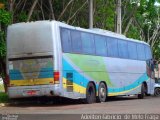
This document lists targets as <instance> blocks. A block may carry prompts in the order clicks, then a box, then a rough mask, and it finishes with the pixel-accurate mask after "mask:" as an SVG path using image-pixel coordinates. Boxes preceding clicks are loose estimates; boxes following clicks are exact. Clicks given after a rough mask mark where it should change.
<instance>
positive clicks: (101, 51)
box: [94, 35, 107, 56]
mask: <svg viewBox="0 0 160 120" xmlns="http://www.w3.org/2000/svg"><path fill="white" fill-rule="evenodd" d="M94 39H95V47H96V55H100V56H107V47H106V39H105V37H104V36H100V35H95V37H94Z"/></svg>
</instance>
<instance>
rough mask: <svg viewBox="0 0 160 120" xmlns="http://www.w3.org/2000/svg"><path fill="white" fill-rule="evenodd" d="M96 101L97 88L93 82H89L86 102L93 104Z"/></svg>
mask: <svg viewBox="0 0 160 120" xmlns="http://www.w3.org/2000/svg"><path fill="white" fill-rule="evenodd" d="M95 102H96V90H95V86H94V84H93V83H89V84H88V86H87V89H86V100H85V103H87V104H91V103H95Z"/></svg>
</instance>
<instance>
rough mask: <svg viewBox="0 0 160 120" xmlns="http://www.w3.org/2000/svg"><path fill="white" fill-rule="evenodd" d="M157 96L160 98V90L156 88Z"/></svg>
mask: <svg viewBox="0 0 160 120" xmlns="http://www.w3.org/2000/svg"><path fill="white" fill-rule="evenodd" d="M155 95H156V96H160V88H156V89H155Z"/></svg>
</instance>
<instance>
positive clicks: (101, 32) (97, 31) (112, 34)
mask: <svg viewBox="0 0 160 120" xmlns="http://www.w3.org/2000/svg"><path fill="white" fill-rule="evenodd" d="M48 22H50V23H54V24H57V25H58V26H61V27H65V28H70V29H75V30H80V31H84V32H90V33H94V34H99V35H104V36H109V37H114V38H120V39H123V40H127V41H132V42H137V43H142V44H146V45H148V46H149V44H148V43H146V42H144V41H140V40H136V39H132V38H127V37H126V36H125V35H122V34H118V33H115V32H112V31H108V30H104V29H99V28H93V29H85V28H81V27H77V26H71V25H68V24H66V23H65V22H60V21H55V20H52V21H49V20H44V21H35V22H33V21H32V22H22V23H16V24H12V25H10V26H17V25H23V24H34V23H36V24H37V23H39V24H41V23H43V24H44V23H46V24H48Z"/></svg>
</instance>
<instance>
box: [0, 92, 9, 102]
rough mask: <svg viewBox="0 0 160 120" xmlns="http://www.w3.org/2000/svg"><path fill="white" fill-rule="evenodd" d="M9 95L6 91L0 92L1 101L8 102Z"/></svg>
mask: <svg viewBox="0 0 160 120" xmlns="http://www.w3.org/2000/svg"><path fill="white" fill-rule="evenodd" d="M7 102H8V95H7V94H6V93H4V92H0V103H7Z"/></svg>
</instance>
